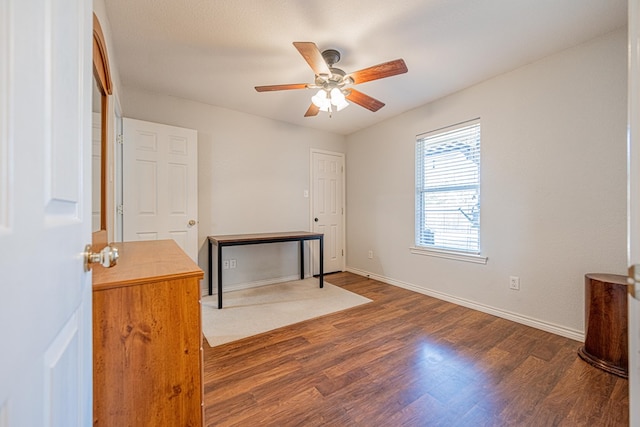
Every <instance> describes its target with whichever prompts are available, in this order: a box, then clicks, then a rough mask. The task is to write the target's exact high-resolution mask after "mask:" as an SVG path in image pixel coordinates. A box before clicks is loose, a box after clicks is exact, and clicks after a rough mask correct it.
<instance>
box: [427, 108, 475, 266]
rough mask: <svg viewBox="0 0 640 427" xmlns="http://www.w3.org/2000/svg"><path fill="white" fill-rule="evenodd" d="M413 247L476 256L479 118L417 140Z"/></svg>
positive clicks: (428, 134) (430, 133)
mask: <svg viewBox="0 0 640 427" xmlns="http://www.w3.org/2000/svg"><path fill="white" fill-rule="evenodd" d="M416 246H418V250H420V249H435V250H441V251H445V252H446V251H454V252H462V253H465V254H479V253H480V120H479V119H477V120H473V121H469V122H465V123H461V124H459V125H455V126H451V127H448V128H445V129H440V130H437V131H434V132H429V133H426V134H423V135H418V137H417V140H416ZM485 262H486V258H485Z"/></svg>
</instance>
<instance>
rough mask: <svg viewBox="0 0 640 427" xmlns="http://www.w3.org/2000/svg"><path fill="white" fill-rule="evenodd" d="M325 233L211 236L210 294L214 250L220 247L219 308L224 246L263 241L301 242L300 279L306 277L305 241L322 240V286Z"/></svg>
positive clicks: (256, 243)
mask: <svg viewBox="0 0 640 427" xmlns="http://www.w3.org/2000/svg"><path fill="white" fill-rule="evenodd" d="M323 237H324V234H322V233H312V232H308V231H291V232H284V233H258V234H235V235H228V236H209V238H208V240H209V295H212V294H213V275H212V270H213V267H212V258H211V257H212V252H213V246H214V245H216V246H217V247H218V308H222V248H223V247H224V246H241V245H258V244H263V243H281V242H300V280H302V279H304V241H305V240H318V241H319V242H320V257H319V259H320V275H319V282H320V287H321V288H322V287H323V286H324V280H323V279H324V260H323V258H324V243H323Z"/></svg>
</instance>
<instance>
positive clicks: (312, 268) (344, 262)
mask: <svg viewBox="0 0 640 427" xmlns="http://www.w3.org/2000/svg"><path fill="white" fill-rule="evenodd" d="M314 154H327V155H330V156H337V157H340V158H341V159H342V165H343V167H344V170H343V172H342V207H343V209H344V211H343V214H342V236H341V237H342V247H343V249H344V256H343V257H342V265H341V270H342V271H344V270H345V268H346V265H347V240H346V235H347V227H346V218H347V204H346V187H347V185H346V183H347V180H346V176H347V163H346V158H345V154H344V153H340V152H337V151H328V150H321V149H318V148H311V149H310V150H309V192H310V196H309V231H313V223H314V221H313V219H314V205H313V200H314V197H313V195H314V192H313V191H314V187H313V182H314V167H313V155H314ZM310 246H311V248H310V250H309V254H310V256H309V260H310V261H309V263H310V264H311V266H310V269H309V271H311V273H312V274H315V273H316V272H317V271H316V267H315V266H314V265H313V259H314V252H313V247H312V245H310ZM326 247H327V246H326V244H325V248H326ZM325 266H326V263H325Z"/></svg>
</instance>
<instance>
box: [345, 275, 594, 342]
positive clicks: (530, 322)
mask: <svg viewBox="0 0 640 427" xmlns="http://www.w3.org/2000/svg"><path fill="white" fill-rule="evenodd" d="M347 271H349V272H351V273H354V274H358V275H360V276H365V277H369V278H371V279H375V280H378V281H380V282H384V283H387V284H389V285H393V286H397V287H399V288H404V289H408V290H410V291H414V292H418V293H420V294H423V295H428V296H430V297H433V298H437V299H440V300H443V301H447V302H451V303H453V304H457V305H461V306H463V307H467V308H471V309H473V310H478V311H481V312H483V313H487V314H491V315H493V316H497V317H501V318H503V319H507V320H511V321H513V322H516V323H520V324H523V325H527V326H531V327H532V328H536V329H540V330H542V331H545V332H550V333H552V334H556V335H560V336H563V337H566V338H570V339H572V340H576V341H579V342H584V338H585V337H584V332H583V331H578V330H575V329H571V328H567V327H564V326H560V325H555V324H553V323H548V322H544V321H542V320H539V319H534V318H532V317H528V316H523V315H521V314H518V313H513V312H510V311H506V310H501V309H498V308H495V307H491V306H488V305H484V304H480V303H478V302H475V301H471V300H467V299H464V298H459V297H456V296H453V295H449V294H446V293H443V292H439V291H434V290H432V289H426V288H422V287H419V286H416V285H414V284H411V283H407V282H402V281H399V280H395V279H392V278H390V277H384V276H379V275H377V274H374V273H371V272H368V271H364V270H360V269H357V268H353V267H347Z"/></svg>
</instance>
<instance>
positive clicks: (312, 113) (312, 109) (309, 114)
mask: <svg viewBox="0 0 640 427" xmlns="http://www.w3.org/2000/svg"><path fill="white" fill-rule="evenodd" d="M318 111H320V107H318V106H317V105H316V104H314V103H313V102H312V103H311V105H309V109H308V110H307V112H306V113H304V116H305V117H313V116H317V115H318Z"/></svg>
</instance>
